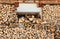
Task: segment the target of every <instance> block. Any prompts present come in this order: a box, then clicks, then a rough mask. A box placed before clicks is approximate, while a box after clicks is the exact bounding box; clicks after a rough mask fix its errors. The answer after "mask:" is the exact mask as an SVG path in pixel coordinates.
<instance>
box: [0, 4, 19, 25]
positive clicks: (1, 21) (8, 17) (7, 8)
mask: <svg viewBox="0 0 60 39" xmlns="http://www.w3.org/2000/svg"><path fill="white" fill-rule="evenodd" d="M17 23H18V18H17V15H16V12H15V7H14V5H8V4H0V25H1V26H18V24H17Z"/></svg>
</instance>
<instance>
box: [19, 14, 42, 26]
mask: <svg viewBox="0 0 60 39" xmlns="http://www.w3.org/2000/svg"><path fill="white" fill-rule="evenodd" d="M19 23H20V24H21V23H22V24H23V26H25V27H34V26H40V25H38V24H40V23H41V19H40V18H38V17H35V16H34V15H32V16H25V17H24V16H22V17H20V18H19ZM20 26H21V25H20Z"/></svg>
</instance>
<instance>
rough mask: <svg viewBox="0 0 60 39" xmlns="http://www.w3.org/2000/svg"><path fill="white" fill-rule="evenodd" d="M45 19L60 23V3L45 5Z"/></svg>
mask: <svg viewBox="0 0 60 39" xmlns="http://www.w3.org/2000/svg"><path fill="white" fill-rule="evenodd" d="M43 20H44V21H47V22H50V23H51V22H53V23H54V25H56V24H58V25H60V22H58V21H59V20H60V5H45V6H44V7H43Z"/></svg>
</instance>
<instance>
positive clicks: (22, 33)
mask: <svg viewBox="0 0 60 39" xmlns="http://www.w3.org/2000/svg"><path fill="white" fill-rule="evenodd" d="M0 38H1V39H54V33H49V32H48V33H47V32H46V31H45V30H42V29H40V30H36V29H32V28H20V27H16V28H8V27H6V28H5V29H0Z"/></svg>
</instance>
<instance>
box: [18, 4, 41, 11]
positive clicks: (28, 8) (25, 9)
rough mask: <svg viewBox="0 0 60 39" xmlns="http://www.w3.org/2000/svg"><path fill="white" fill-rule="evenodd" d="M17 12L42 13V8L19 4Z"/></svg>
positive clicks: (34, 5)
mask: <svg viewBox="0 0 60 39" xmlns="http://www.w3.org/2000/svg"><path fill="white" fill-rule="evenodd" d="M17 12H41V8H37V5H36V4H24V3H23V4H19V7H18V8H17Z"/></svg>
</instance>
